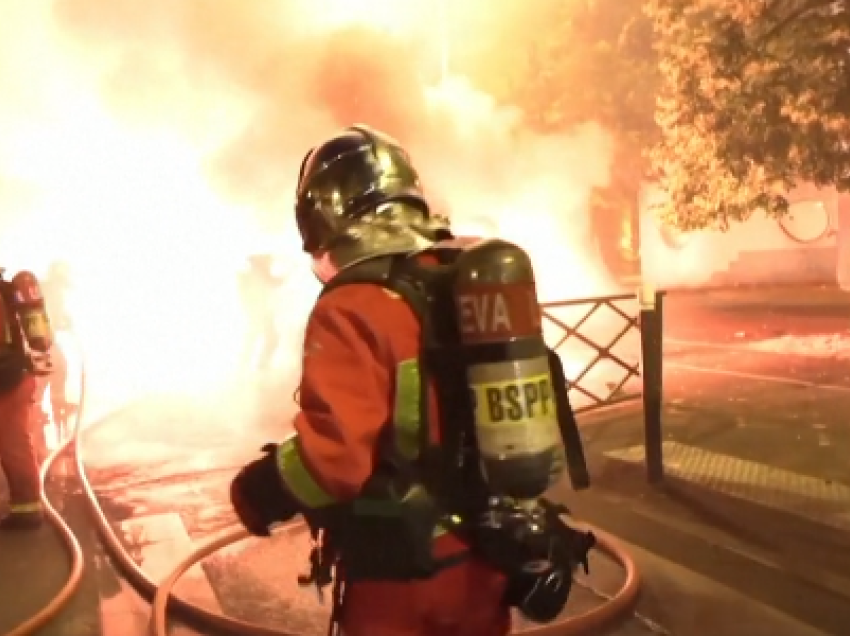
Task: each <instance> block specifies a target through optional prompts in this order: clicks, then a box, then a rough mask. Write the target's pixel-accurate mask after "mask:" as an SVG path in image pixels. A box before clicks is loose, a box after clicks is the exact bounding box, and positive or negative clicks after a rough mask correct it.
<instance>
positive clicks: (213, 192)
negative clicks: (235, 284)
mask: <svg viewBox="0 0 850 636" xmlns="http://www.w3.org/2000/svg"><path fill="white" fill-rule="evenodd" d="M12 4H14V5H15V7H16V8H15V10H14V11H10V10H9V8H5V9H4V16H3V20H2V21H0V29H2V31H0V35H2V36H3V39H2V44H0V47H2V55H0V92H2V94H3V98H4V99H3V104H2V105H0V108H2V109H4V110H3V111H2V112H0V117H2V120H0V126H3V128H0V138H3V140H4V141H5V137H6V136H7V133H9V132H10V130H12V129H14V131H19V130H21V129H22V128H25V127H26V126H27V125H31V126H35V125H38V122H39V121H43V119H41V120H40V119H38V118H36V119H33V120H32V121H31V122H30V123H29V124H27V115H28V114H32V113H34V112H36V111H39V109H42V110H44V113H47V114H42V115H39V117H48V118H49V117H53V118H54V119H56V120H57V121H61V122H63V123H62V126H61V129H62V131H63V132H62V134H63V135H65V137H63V138H61V139H57V138H53V139H51V138H50V135H49V133H48V132H46V133H44V143H45V144H51V143H54V144H56V145H57V148H58V153H48V152H45V151H44V150H43V148H42V150H41V151H40V154H39V157H40V158H39V161H40V162H41V163H42V164H43V163H44V162H45V161H47V159H46V157H47V158H49V157H51V156H52V155H53V154H56V155H57V156H59V157H60V158H62V157H64V163H63V162H62V161H59V160H58V159H55V157H54V158H53V159H51V161H57V162H58V163H57V168H56V170H51V171H45V170H44V169H43V166H42V171H41V172H39V173H38V174H39V175H43V174H48V175H49V177H32V176H30V178H26V175H24V177H22V178H18V177H15V178H14V179H11V180H10V178H9V177H8V171H5V172H4V170H5V168H6V167H7V166H4V165H3V164H2V163H0V201H2V202H3V203H4V206H5V208H6V209H4V211H3V215H4V216H3V217H2V218H3V226H4V230H7V229H10V228H13V226H14V224H13V223H12V222H13V221H15V220H16V219H18V218H26V219H27V221H26V224H25V225H26V227H27V228H29V230H30V231H31V230H32V229H33V228H37V229H38V231H40V232H42V233H43V234H42V236H45V235H47V234H50V233H51V232H53V233H54V234H56V232H55V231H54V230H56V228H59V227H61V228H63V229H62V230H61V231H60V233H61V234H62V239H61V240H57V239H56V238H55V236H54V238H52V239H47V240H46V242H43V243H42V247H41V250H42V252H44V253H45V255H47V254H49V255H50V256H56V255H63V256H66V257H68V258H69V259H71V260H73V259H77V260H79V261H80V264H79V266H78V269H80V270H83V269H85V270H86V271H87V272H89V273H92V272H96V271H100V270H102V269H103V268H104V267H107V268H109V269H110V270H112V271H113V273H114V272H116V271H120V272H121V275H122V276H123V280H124V283H125V284H127V285H130V286H132V285H135V286H136V289H137V292H136V295H137V296H138V295H139V293H141V292H140V291H139V290H148V291H149V292H150V293H154V290H153V289H152V286H151V285H150V284H149V283H146V282H145V281H146V280H147V279H149V278H150V276H151V268H153V272H154V273H155V274H160V275H163V276H166V275H167V276H173V275H174V271H175V269H176V268H182V269H188V270H189V271H188V273H187V274H186V275H185V276H183V277H182V278H180V277H178V278H179V280H178V282H176V283H175V285H180V286H183V287H184V288H189V287H193V288H194V287H198V285H200V286H201V288H200V289H197V290H195V296H193V298H187V297H183V296H178V295H176V294H175V295H174V300H175V301H177V300H179V302H182V303H183V304H187V303H188V304H192V303H194V307H193V308H194V309H195V313H194V315H193V316H192V318H187V319H186V320H185V321H184V323H182V325H181V327H180V328H182V329H184V331H186V330H189V329H190V325H191V324H194V323H193V321H195V323H197V322H200V321H199V317H201V316H203V315H206V314H208V313H209V312H210V308H211V307H212V305H210V302H209V301H208V297H209V296H210V295H215V294H216V292H215V291H214V290H215V285H216V284H218V283H217V282H216V281H217V280H219V279H220V277H222V276H225V275H227V273H228V272H229V271H231V270H232V269H234V268H235V267H236V265H237V264H238V263H237V262H236V261H238V259H239V258H240V257H241V256H244V255H245V254H247V253H248V252H249V251H250V250H252V249H256V243H254V242H253V241H254V237H257V236H260V235H264V236H266V237H267V241H268V242H267V243H266V244H265V245H263V249H274V250H275V251H277V252H279V253H282V255H283V256H284V257H286V258H288V259H289V260H290V262H291V270H292V271H298V272H304V277H307V276H308V274H307V273H306V272H307V264H306V263H302V262H300V258H301V255H300V254H299V253H298V247H299V246H298V241H297V237H295V236H294V229H293V225H292V220H291V209H292V208H291V205H292V193H293V190H294V185H295V177H296V175H297V170H298V165H299V163H300V161H301V159H302V157H303V155H304V153H305V152H306V151H307V150H308V149H309V148H310V147H312V146H313V145H315V144H316V143H317V142H319V141H320V140H321V139H322V138H323V137H325V136H326V135H328V134H330V133H332V132H333V131H335V130H336V129H338V128H340V127H343V126H346V125H349V124H351V123H356V122H362V123H367V124H370V125H372V126H374V127H377V128H380V129H383V130H385V131H387V132H389V133H390V134H392V135H393V136H395V137H397V138H398V139H400V140H401V141H402V143H403V144H404V145H405V146H406V147H407V148H408V149H409V151H410V153H411V155H412V156H413V158H414V161H416V162H417V164H418V165H419V167H420V171H421V173H422V175H423V179H424V183H425V186H426V189H427V190H428V192H429V195H430V196H431V198H432V203H433V204H434V206H435V207H436V208H438V209H439V210H440V211H442V212H447V213H448V214H450V215H451V216H452V219H453V221H454V222H455V223H456V224H457V227H458V229H459V230H463V229H464V228H467V229H469V230H472V231H478V232H483V233H493V234H496V233H498V234H501V235H504V236H505V237H506V238H508V239H512V240H515V241H516V242H518V243H520V244H522V245H523V246H525V247H526V248H527V249H529V250H530V251H531V252H532V255H533V256H534V257H535V259H536V261H537V265H538V270H539V272H538V274H539V278H540V279H541V281H540V282H541V290H542V293H543V295H544V296H546V297H548V298H558V297H564V296H568V295H580V296H586V295H592V294H594V293H597V292H599V291H601V290H600V288H601V287H606V286H608V281H607V280H606V278H605V277H604V276H603V275H602V274H601V273H600V272H601V271H602V268H601V266H599V265H598V263H599V261H598V258H597V255H596V253H595V250H593V249H592V248H589V247H588V245H592V244H593V241H592V240H591V239H592V237H591V234H590V226H589V223H588V218H587V205H588V198H589V193H590V191H591V189H592V188H593V187H594V186H600V185H604V184H605V183H606V182H607V180H608V173H609V169H610V165H609V163H610V143H609V140H608V138H607V136H606V135H605V134H604V132H603V131H602V130H600V129H599V128H598V127H597V126H596V125H594V124H592V123H588V124H587V125H585V126H583V127H581V128H579V129H577V130H575V131H573V132H572V133H571V134H569V135H562V136H552V137H540V136H536V135H534V134H531V133H530V132H528V131H527V130H525V129H524V128H523V125H522V114H521V113H519V112H514V111H512V110H511V109H507V108H502V107H498V106H497V105H496V104H495V103H494V101H493V100H492V99H491V98H490V97H489V96H487V95H485V94H483V93H481V92H480V91H478V90H477V89H476V88H475V86H474V85H473V84H472V83H471V82H470V81H469V80H468V79H466V78H463V77H454V76H451V75H449V76H446V77H441V76H440V73H439V70H440V55H439V54H440V46H439V43H438V42H437V36H438V29H437V28H436V26H435V25H436V18H437V16H436V6H437V4H438V3H436V2H429V1H427V0H426V1H423V2H420V3H413V2H410V3H407V2H397V1H396V2H393V3H390V2H386V3H383V5H382V7H381V8H380V10H379V11H377V13H375V16H377V17H380V18H382V21H381V23H380V24H378V25H377V26H376V24H375V21H376V19H377V18H376V17H375V16H372V18H371V19H370V20H366V19H365V17H366V13H367V10H369V9H370V7H371V8H372V9H374V7H375V6H376V5H377V4H378V3H376V2H375V1H374V0H373V1H372V2H363V3H358V2H354V1H353V0H352V1H347V0H337V1H336V2H332V1H331V0H324V2H321V1H319V0H251V1H246V0H215V1H210V0H53V1H52V2H50V1H49V0H28V2H27V3H12ZM24 5H27V8H26V9H24V8H23V6H24ZM471 6H472V5H471V4H470V6H467V7H466V8H465V9H464V11H465V12H466V13H471V12H472V13H474V12H473V11H472V9H471ZM354 7H360V9H361V13H362V14H363V16H364V20H362V21H360V22H357V21H355V20H352V19H351V15H350V14H352V13H353V9H354ZM496 8H497V5H494V4H493V3H489V2H488V3H486V4H485V3H483V2H482V3H481V8H480V11H481V12H488V13H489V14H491V15H489V16H488V21H489V22H495V21H498V20H497V17H494V16H493V15H492V14H493V12H494V11H496ZM400 11H404V13H405V15H395V14H394V13H393V12H396V13H397V12H400ZM15 13H17V15H14V14H15ZM343 13H345V14H346V15H342V14H343ZM501 27H502V28H503V27H504V25H501ZM39 33H40V36H39V37H36V35H37V34H39ZM24 35H26V39H24V38H23V36H24ZM7 36H8V37H7ZM12 36H16V37H12ZM466 39H470V36H468V35H466V34H464V36H463V37H462V38H457V40H458V41H455V42H452V46H453V47H454V49H455V50H457V49H458V47H461V46H463V45H464V41H465V40H466ZM10 78H11V82H12V84H14V87H13V88H14V90H12V91H10V92H7V91H9V81H10ZM24 78H25V79H24ZM565 90H568V89H567V88H566V87H565ZM10 95H15V96H17V97H16V99H15V100H10V98H9V97H8V96H10ZM7 102H10V103H12V102H15V104H17V111H16V112H15V113H14V117H12V116H11V115H10V113H9V112H8V111H9V107H7V106H6V103H7ZM35 106H38V108H35ZM51 113H53V114H52V115H51ZM33 122H35V123H33ZM46 130H49V129H46ZM68 130H71V132H73V133H74V134H73V135H70V137H68V135H69V134H70V133H68ZM31 145H32V144H31ZM69 146H70V147H73V151H69V150H68V148H69ZM39 147H41V146H39ZM125 147H126V152H125V151H124V150H123V149H124V148H125ZM142 148H143V149H144V151H143V150H142ZM75 153H76V154H75ZM23 154H26V153H23ZM75 157H77V158H80V159H81V163H82V164H84V166H87V167H86V168H85V169H84V168H82V167H80V166H77V165H76V164H77V163H78V162H77V161H76V160H75ZM2 159H3V157H2V154H0V162H2ZM16 161H18V163H20V161H21V153H20V152H18V153H17V157H16ZM196 166H200V168H198V169H196ZM107 167H108V170H106V169H105V168H107ZM101 168H104V171H103V173H102V174H101V173H99V172H98V171H99V170H100V169H101ZM24 172H26V171H24ZM66 173H67V174H66ZM4 174H7V177H6V178H5V179H4V178H3V175H4ZM60 174H62V175H65V176H64V177H63V179H64V181H61V183H59V181H57V180H58V179H59V176H58V175H60ZM128 175H133V176H132V178H131V177H130V176H128ZM145 175H147V176H145ZM57 184H58V185H57ZM60 186H61V187H60ZM60 191H61V192H73V195H74V197H75V202H74V205H73V206H70V207H69V205H65V206H64V208H63V201H61V200H58V199H57V197H59V195H58V194H56V193H57V192H60ZM33 192H34V193H35V194H33ZM51 193H53V194H52V195H51ZM32 196H35V197H36V199H38V200H39V203H38V205H36V204H32V203H31V202H30V203H28V201H29V200H30V199H28V197H32ZM39 197H40V198H39ZM59 198H61V197H59ZM65 198H67V196H66V197H65ZM83 207H84V208H86V209H85V210H81V208H83ZM33 219H36V220H33ZM30 235H31V232H30ZM7 236H11V235H9V234H8V233H7ZM93 236H101V238H102V239H103V240H102V241H101V242H99V243H98V244H97V245H96V246H92V245H91V239H92V237H93ZM107 237H108V240H107ZM3 243H4V245H6V244H8V241H5V240H4V241H3ZM21 245H30V246H31V245H32V240H29V242H27V241H24V242H23V243H21ZM142 246H144V247H142ZM153 246H155V249H154V248H153ZM19 251H20V250H19ZM284 252H288V253H286V254H283V253H284ZM145 255H147V258H145ZM240 255H241V256H240ZM33 257H34V256H33V253H32V252H28V253H27V254H26V258H29V259H32V258H33ZM45 259H46V256H45ZM140 260H144V263H142V264H140V263H139V261H140ZM129 261H133V262H134V265H133V266H130V265H129V264H127V263H128V262H129ZM160 261H161V263H160V265H159V266H158V269H157V263H159V262H160ZM228 268H229V269H228ZM200 272H206V274H207V278H208V279H209V281H208V282H207V283H199V282H198V278H200V277H203V275H202V274H201V273H200ZM81 273H82V272H81ZM216 277H219V278H218V279H217V278H216ZM210 281H211V282H210ZM308 288H309V284H308V283H307V282H304V285H303V289H305V290H306V289H308ZM155 292H156V293H157V294H160V297H162V294H163V293H165V294H166V300H165V302H166V304H167V303H168V302H170V298H171V297H169V296H168V295H167V294H168V293H167V291H165V292H164V291H163V289H162V288H161V287H158V288H156V290H155ZM129 296H130V295H129V294H127V297H128V298H129ZM304 296H305V297H304V298H303V299H300V300H299V302H298V304H299V305H303V308H306V307H308V306H309V304H310V302H311V301H312V297H308V296H307V295H306V292H305V294H304ZM91 297H92V295H91V294H90V295H89V300H91ZM231 300H232V299H231ZM225 301H227V298H225V297H224V295H222V299H221V303H225ZM113 302H115V303H118V304H121V302H122V301H121V300H120V299H118V300H115V299H113ZM285 302H286V306H287V308H288V310H290V311H291V309H292V299H291V298H289V299H287V300H286V301H285ZM124 305H125V306H124V313H123V314H121V315H123V316H124V318H125V319H126V320H127V321H128V322H131V321H132V320H139V318H138V314H140V313H142V312H141V309H140V307H142V305H141V304H133V303H131V302H129V301H127V302H125V303H124ZM222 306H223V305H222ZM216 307H217V305H216ZM119 313H120V312H119ZM296 313H297V312H296ZM190 314H191V312H190ZM302 314H303V312H302ZM149 322H150V324H147V327H146V329H145V330H143V331H144V334H145V337H146V338H148V339H149V340H153V341H154V347H153V348H156V347H157V346H160V347H165V346H167V343H168V342H169V339H170V338H173V326H172V332H171V333H167V332H166V331H165V329H164V328H163V327H162V326H161V325H162V321H161V320H151V321H149ZM294 322H297V321H294ZM128 326H129V325H128ZM131 328H132V327H131ZM198 338H199V339H200V336H198ZM287 344H289V345H292V346H297V344H298V337H297V336H293V338H292V342H291V343H287ZM125 346H128V347H129V346H131V345H129V344H126V343H125ZM201 351H203V347H201V346H200V344H199V345H198V347H197V351H196V353H197V355H201V353H200V352H201ZM163 381H164V380H163Z"/></svg>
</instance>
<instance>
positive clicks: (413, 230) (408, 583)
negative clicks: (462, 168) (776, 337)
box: [231, 126, 587, 636]
mask: <svg viewBox="0 0 850 636" xmlns="http://www.w3.org/2000/svg"><path fill="white" fill-rule="evenodd" d="M297 197H298V203H297V206H296V216H297V221H298V226H299V230H300V232H301V235H302V238H303V239H304V250H305V251H306V252H307V253H308V254H310V255H311V256H312V258H313V264H314V272H315V273H316V275H317V277H318V278H319V279H320V281H321V282H322V283H323V284H325V291H324V292H323V294H322V295H321V297H320V298H319V300H318V302H317V303H316V305H315V307H314V309H313V312H312V314H311V315H310V318H309V320H308V324H307V329H306V335H305V344H304V352H303V356H304V357H303V372H302V378H301V384H300V407H301V412H300V413H299V414H298V415H297V417H296V419H295V422H294V428H295V432H296V435H294V436H293V437H292V438H290V439H289V440H287V441H285V442H284V443H282V444H279V445H267V446H266V447H265V448H264V450H265V451H266V453H267V454H266V456H265V457H263V458H262V459H258V460H256V461H254V462H251V463H250V464H248V465H247V466H246V467H245V468H243V469H242V471H240V473H239V474H238V475H237V476H236V478H235V479H234V480H233V483H232V486H231V501H232V503H233V507H234V510H235V511H236V513H237V515H238V516H239V518H240V520H241V522H242V523H243V525H245V527H246V528H247V529H248V530H249V531H250V532H251V533H253V534H255V535H257V536H269V534H270V528H272V527H273V526H274V524H276V523H279V522H283V521H286V520H288V519H290V518H292V517H293V516H294V515H296V514H298V513H301V514H303V515H304V517H305V518H306V519H307V521H308V524H309V525H310V527H311V529H312V530H313V532H314V534H315V535H316V537H317V538H318V539H320V547H319V548H317V549H316V551H315V552H314V555H313V558H311V562H312V565H313V570H312V572H311V575H310V577H308V579H307V580H309V581H312V582H314V583H316V584H317V585H318V586H320V587H321V586H323V585H325V584H328V583H329V582H330V581H331V578H332V575H334V576H335V583H336V585H335V592H336V593H335V594H334V599H335V605H334V609H333V620H334V622H335V623H336V624H338V626H339V628H340V633H341V634H345V636H403V635H415V636H448V635H449V634H451V635H453V636H484V635H486V636H499V635H504V634H508V633H509V632H510V628H511V621H510V611H509V607H510V606H511V605H520V604H522V598H524V597H526V596H531V590H532V589H534V588H540V589H541V590H542V589H549V588H551V587H552V586H551V585H549V583H548V582H547V581H548V579H547V581H544V580H543V579H541V578H539V577H537V576H536V575H535V577H534V580H533V581H531V580H530V579H528V577H525V579H524V580H523V581H522V582H521V584H519V585H517V584H516V580H515V579H516V578H517V577H514V576H513V572H512V570H514V569H516V568H512V566H508V567H505V565H506V564H505V563H502V562H500V559H501V558H502V555H508V554H514V553H520V552H522V550H520V549H516V550H514V549H513V548H514V543H515V542H514V541H513V539H511V538H510V537H509V538H508V540H507V543H506V542H505V541H504V540H503V538H502V536H501V534H502V533H501V527H502V525H501V523H500V524H497V525H499V528H498V529H496V530H495V532H492V531H491V530H492V529H493V528H495V526H494V525H493V524H489V523H484V524H482V526H481V527H482V528H486V530H481V531H479V530H476V529H474V528H472V527H471V526H472V525H475V523H477V522H475V519H476V518H478V517H481V518H484V517H485V516H486V517H487V518H488V519H489V518H496V517H495V516H494V517H491V516H489V513H490V512H493V513H494V514H495V511H490V510H488V511H487V512H488V515H481V514H478V513H480V512H484V508H483V507H482V508H473V507H466V508H464V507H463V506H460V507H459V508H458V509H452V510H451V511H449V510H448V508H450V507H452V506H451V504H447V505H446V506H443V505H442V504H440V505H439V506H438V505H437V504H436V503H435V502H436V501H438V500H440V501H442V498H444V497H443V496H444V495H445V494H446V493H448V492H452V493H453V494H454V495H458V494H461V495H463V496H464V497H466V496H467V495H468V499H469V500H470V501H471V500H476V501H478V502H479V503H481V505H482V506H485V507H486V506H488V505H490V503H491V502H492V501H493V498H492V497H490V498H488V497H486V496H485V497H483V498H482V497H479V496H478V495H480V494H482V492H483V491H480V490H479V486H480V484H479V481H478V480H477V479H476V478H475V477H469V478H467V476H466V473H464V474H461V472H453V471H454V468H450V469H447V470H445V471H441V470H440V469H439V467H438V466H439V465H441V464H440V462H442V461H445V462H446V463H445V465H446V466H449V465H450V464H451V465H452V466H454V463H453V461H454V460H453V459H449V454H448V453H443V452H442V451H444V450H446V449H448V447H449V443H450V442H449V438H451V439H453V440H454V439H455V434H454V433H453V432H452V431H455V432H457V431H459V430H460V429H459V428H457V429H453V428H452V427H451V426H447V423H448V422H449V421H450V420H452V422H453V421H454V419H455V418H454V417H452V413H451V410H450V409H449V410H447V404H446V402H451V401H452V400H453V398H451V397H449V398H445V396H442V397H441V395H440V391H439V390H438V389H437V387H436V385H435V384H434V382H432V378H431V376H430V375H427V374H426V373H425V370H424V368H423V366H422V364H421V361H422V355H423V334H424V333H425V327H424V326H423V324H424V323H423V322H422V321H423V319H424V318H423V315H422V314H421V313H419V312H418V311H417V310H416V308H415V307H413V306H412V305H411V303H409V302H407V300H408V299H407V298H406V297H403V296H402V295H401V294H399V293H396V292H394V291H393V290H392V289H391V288H388V287H387V286H385V285H381V284H380V282H379V279H380V277H381V275H380V271H381V268H382V267H383V266H384V265H385V264H386V263H387V262H389V261H387V260H386V259H387V258H388V257H389V258H391V259H392V258H394V257H395V256H397V255H399V256H401V257H402V258H404V259H407V258H408V257H407V255H408V254H410V253H416V252H418V251H419V250H422V249H423V248H427V247H429V246H431V245H433V244H434V243H435V242H437V241H439V240H441V239H443V238H447V237H450V234H449V232H448V230H447V228H446V226H445V225H444V224H442V222H441V221H440V220H438V219H432V218H430V215H429V213H428V206H427V204H426V202H425V199H424V197H423V195H422V192H421V190H420V187H419V180H418V177H417V175H416V171H415V170H414V169H413V166H412V165H411V164H410V161H409V159H408V156H407V154H406V152H405V151H404V150H403V149H402V148H401V147H400V146H399V145H398V143H397V142H395V141H394V140H393V139H391V138H389V137H388V136H386V135H383V134H381V133H379V132H377V131H374V130H371V129H369V128H366V127H362V126H358V127H353V128H351V129H348V130H346V131H344V132H342V133H340V134H339V135H337V136H335V137H333V138H332V139H330V140H329V141H327V142H326V143H324V144H322V145H321V146H319V147H317V148H315V149H314V150H313V151H311V152H310V153H308V155H307V157H306V158H305V161H304V164H303V165H302V170H301V175H300V178H299V186H298V193H297ZM413 260H415V261H416V262H417V263H418V262H420V261H421V262H422V263H423V264H427V265H430V264H432V263H434V264H436V263H435V260H436V259H435V257H433V256H432V255H430V254H427V253H426V254H423V255H422V256H421V258H420V257H419V256H416V257H414V259H413ZM392 262H396V261H395V260H393V261H392ZM373 265H374V266H375V269H373V270H372V271H367V269H368V268H369V267H372V266H373ZM363 266H366V268H367V269H364V268H363ZM360 275H362V282H360V279H358V276H360ZM346 277H347V278H346ZM340 282H344V283H345V284H341V285H340V284H338V283H340ZM429 333H430V331H429ZM449 366H451V364H449ZM454 366H457V365H454ZM454 384H455V383H454V382H448V383H446V382H444V383H443V384H442V386H444V387H445V386H452V385H454ZM452 449H453V451H457V452H459V451H461V447H460V446H457V445H452ZM464 449H465V450H469V449H468V448H467V447H464ZM432 452H433V454H434V456H435V457H436V456H440V458H441V459H439V460H437V459H434V460H433V461H431V459H429V458H430V454H431V453H432ZM457 452H453V453H452V454H451V455H452V456H454V455H456V454H457ZM426 465H427V466H429V468H425V467H426ZM548 466H549V465H548V464H547V470H549V467H548ZM434 468H437V470H434ZM470 468H471V469H472V472H474V473H475V474H476V475H477V474H478V461H477V458H473V460H472V461H471V462H468V463H466V464H464V470H469V469H470ZM420 470H422V471H423V472H422V474H421V475H420V473H419V471H420ZM425 472H427V473H428V475H427V476H426V475H425ZM470 475H471V473H470ZM548 476H549V475H548V473H547V475H546V477H547V478H548ZM420 477H421V479H420ZM441 478H442V479H443V482H445V480H449V481H450V482H451V483H448V484H446V483H442V484H439V483H438V482H440V480H441ZM547 483H548V482H547ZM446 486H447V487H446ZM432 491H433V492H432ZM438 491H439V493H440V494H438ZM473 491H476V492H474V493H473ZM450 496H451V495H448V497H450ZM482 502H483V503H482ZM476 505H478V504H476ZM460 508H463V509H464V513H463V514H462V515H460V514H456V513H458V512H460ZM473 510H474V511H475V513H474V514H473V512H472V511H473ZM466 512H469V514H468V515H467V514H466ZM511 514H513V515H515V516H516V515H517V514H519V515H520V516H521V515H522V512H521V511H520V512H519V513H517V509H515V508H512V509H511ZM504 519H507V517H504ZM505 527H507V525H505ZM523 527H526V528H528V527H530V528H536V526H535V525H534V524H533V523H531V524H528V525H526V526H523ZM488 533H489V534H488ZM512 534H518V533H512ZM495 535H499V536H498V537H495ZM565 536H566V535H565ZM576 536H578V535H576ZM481 537H484V539H483V540H482V539H481ZM494 537H495V538H494ZM548 537H549V535H547V540H548ZM491 539H493V540H492V541H491ZM570 541H572V535H570ZM482 542H483V543H487V542H490V543H491V544H492V547H491V548H490V549H487V548H486V546H484V545H483V543H482ZM573 543H574V545H572V544H571V546H572V547H575V546H577V545H578V543H579V542H573ZM479 544H482V545H479ZM586 547H587V546H585V548H586ZM547 550H548V551H549V552H552V550H551V549H550V548H549V547H547ZM586 551H587V550H586V549H584V553H586ZM577 552H581V550H580V549H579V550H578V551H577ZM523 554H524V552H523ZM571 558H572V555H571V556H570V559H571ZM579 560H581V559H579ZM519 561H521V562H522V564H521V565H526V564H527V563H526V561H525V560H523V559H522V558H520V559H519ZM571 563H572V562H571ZM573 565H574V564H573ZM519 569H522V568H519ZM529 571H530V570H529ZM570 574H571V572H570ZM562 575H563V572H561V573H560V574H559V577H558V589H557V590H556V592H557V595H559V598H560V597H561V596H562V597H563V602H566V596H565V595H564V591H565V590H567V593H568V588H569V576H567V577H566V580H565V579H564V576H562ZM523 576H524V575H523ZM553 580H554V579H553ZM305 582H306V581H305ZM547 586H548V587H547ZM558 603H560V605H559V606H558V609H560V607H562V606H563V603H561V602H560V601H556V602H555V604H558ZM550 618H551V616H546V617H545V619H546V620H549V619H550Z"/></svg>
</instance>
